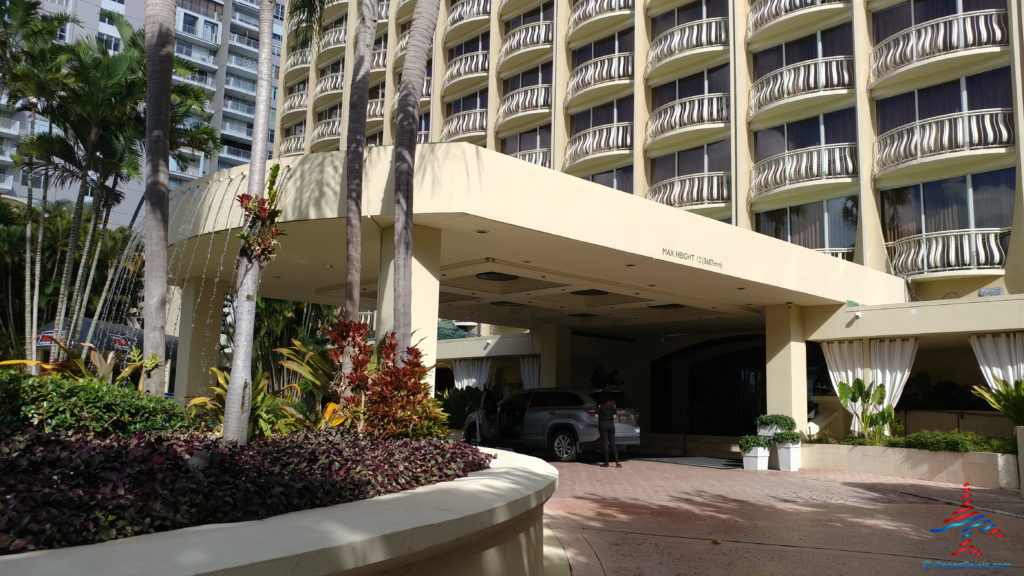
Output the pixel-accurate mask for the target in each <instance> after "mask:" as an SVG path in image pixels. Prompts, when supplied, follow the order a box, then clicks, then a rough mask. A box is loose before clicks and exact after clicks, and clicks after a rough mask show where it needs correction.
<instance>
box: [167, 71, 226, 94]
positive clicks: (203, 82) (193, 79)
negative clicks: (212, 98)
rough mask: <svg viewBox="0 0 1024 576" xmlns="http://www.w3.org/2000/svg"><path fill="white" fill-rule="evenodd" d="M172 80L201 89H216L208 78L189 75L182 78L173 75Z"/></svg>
mask: <svg viewBox="0 0 1024 576" xmlns="http://www.w3.org/2000/svg"><path fill="white" fill-rule="evenodd" d="M174 79H175V80H179V81H181V82H188V83H189V84H195V85H196V86H202V87H203V88H208V89H210V90H213V89H215V88H216V85H215V84H214V83H213V78H210V77H209V76H202V75H200V74H189V75H188V76H182V75H180V74H177V73H175V74H174Z"/></svg>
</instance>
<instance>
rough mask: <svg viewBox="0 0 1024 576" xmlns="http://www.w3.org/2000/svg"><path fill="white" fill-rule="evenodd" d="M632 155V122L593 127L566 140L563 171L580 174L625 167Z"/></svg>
mask: <svg viewBox="0 0 1024 576" xmlns="http://www.w3.org/2000/svg"><path fill="white" fill-rule="evenodd" d="M632 156H633V123H632V122H621V123H619V124H605V125H603V126H595V127H594V128H590V129H588V130H583V131H582V132H580V133H578V134H575V135H573V136H571V137H570V138H569V144H568V145H567V146H566V151H565V166H564V169H565V170H566V171H569V170H570V169H572V172H573V173H574V174H582V173H586V172H587V171H589V170H591V169H592V168H594V167H596V166H601V165H608V166H611V165H613V164H614V165H619V164H622V165H624V164H628V160H629V159H631V158H632Z"/></svg>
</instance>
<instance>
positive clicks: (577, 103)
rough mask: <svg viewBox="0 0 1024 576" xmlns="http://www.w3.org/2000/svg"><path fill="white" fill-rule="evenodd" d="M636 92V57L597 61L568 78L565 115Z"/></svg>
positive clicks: (628, 55)
mask: <svg viewBox="0 0 1024 576" xmlns="http://www.w3.org/2000/svg"><path fill="white" fill-rule="evenodd" d="M632 92H633V53H632V52H624V53H621V54H611V55H608V56H601V57H600V58H594V59H593V60H589V61H587V62H584V63H583V64H580V65H579V66H577V67H576V68H574V69H573V71H572V73H570V74H569V88H568V91H567V93H566V111H567V112H569V113H570V114H573V113H575V112H579V111H580V110H583V109H584V108H589V107H590V106H592V105H593V104H595V103H598V102H607V101H609V100H613V99H615V98H616V97H619V96H625V95H626V94H630V93H632Z"/></svg>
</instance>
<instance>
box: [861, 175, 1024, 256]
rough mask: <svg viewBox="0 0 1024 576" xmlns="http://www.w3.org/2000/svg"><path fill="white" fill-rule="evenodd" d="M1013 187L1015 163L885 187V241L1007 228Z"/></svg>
mask: <svg viewBox="0 0 1024 576" xmlns="http://www.w3.org/2000/svg"><path fill="white" fill-rule="evenodd" d="M1015 193H1016V170H1015V169H1014V168H1004V169H1002V170H995V171H992V172H982V173H980V174H968V175H966V176H957V177H955V178H947V179H945V180H937V181H934V182H925V183H923V184H914V185H912V186H904V187H902V188H896V189H893V190H883V191H882V192H881V198H882V231H883V232H884V234H885V241H886V242H894V241H896V240H900V239H903V238H907V237H909V236H917V235H920V234H925V235H928V234H934V233H938V232H949V231H955V230H970V229H977V228H997V229H998V228H1009V227H1010V226H1012V225H1013V208H1014V207H1013V202H1014V195H1015Z"/></svg>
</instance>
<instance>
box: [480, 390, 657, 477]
mask: <svg viewBox="0 0 1024 576" xmlns="http://www.w3.org/2000/svg"><path fill="white" fill-rule="evenodd" d="M488 396H490V397H491V398H494V394H493V393H492V392H486V391H485V392H484V396H483V399H482V400H481V404H480V408H479V409H478V410H476V411H475V412H472V413H471V414H470V415H469V416H468V417H467V418H466V427H465V429H464V430H463V438H464V439H465V440H466V442H470V443H473V444H484V445H487V446H497V447H504V448H512V449H515V450H523V451H529V450H548V451H550V452H551V454H553V455H554V457H555V459H557V460H559V461H561V462H572V461H573V460H575V459H576V457H577V456H578V455H579V454H580V453H581V452H584V451H590V450H598V451H600V450H601V449H602V447H601V435H600V433H599V432H598V430H597V406H598V404H599V403H601V402H604V401H605V400H608V399H611V400H614V401H615V404H616V406H617V412H618V421H617V422H616V423H615V443H616V445H618V446H619V447H620V448H619V450H620V451H621V450H622V449H623V448H622V447H624V446H635V445H638V444H640V420H639V415H638V414H637V411H636V409H635V408H634V407H633V404H632V403H631V402H629V400H628V399H627V398H626V396H625V395H624V394H623V393H622V392H621V391H618V390H595V389H582V388H580V389H575V388H534V389H531V390H523V391H521V392H517V393H515V394H512V395H511V396H509V397H507V398H505V399H504V400H501V401H500V402H494V401H493V400H492V401H491V402H488Z"/></svg>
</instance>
